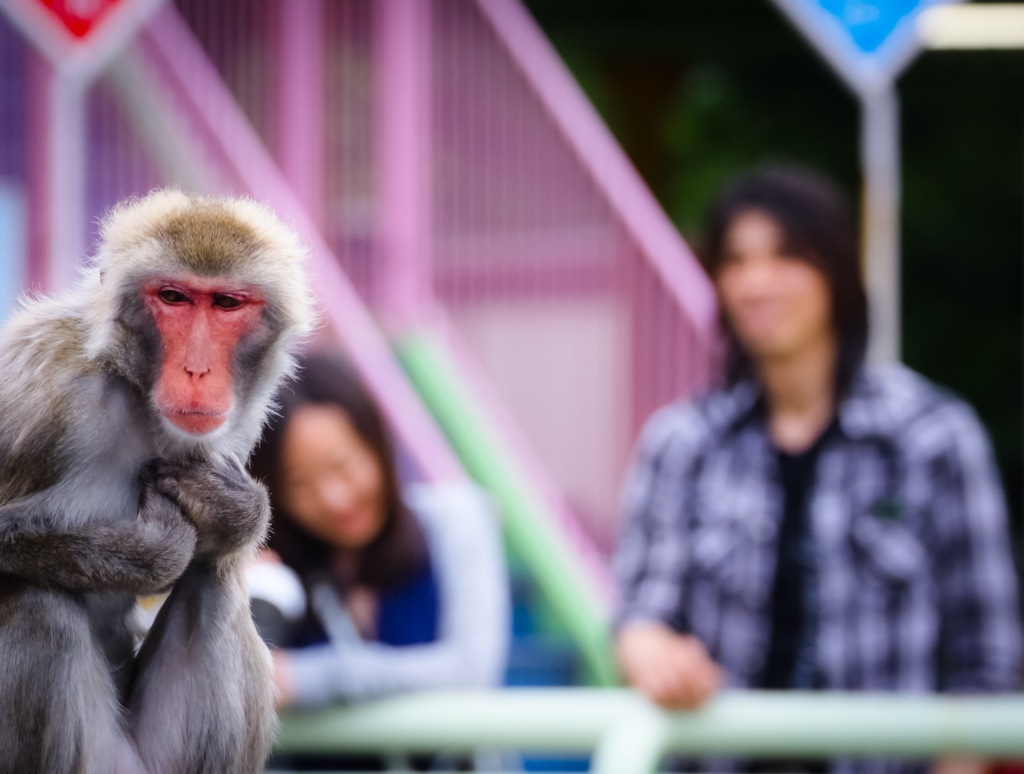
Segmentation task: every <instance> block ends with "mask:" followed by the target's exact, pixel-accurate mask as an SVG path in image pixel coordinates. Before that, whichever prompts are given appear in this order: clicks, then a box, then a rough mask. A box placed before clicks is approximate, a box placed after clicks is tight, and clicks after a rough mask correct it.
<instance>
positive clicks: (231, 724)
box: [127, 463, 276, 774]
mask: <svg viewBox="0 0 1024 774" xmlns="http://www.w3.org/2000/svg"><path fill="white" fill-rule="evenodd" d="M171 478H174V479H175V481H174V484H173V485H171V484H169V483H168V478H167V477H163V476H161V477H160V480H161V482H162V489H161V491H164V492H165V493H167V494H169V495H175V496H176V497H177V499H178V502H179V504H180V506H181V508H182V510H183V511H185V513H186V515H187V516H188V517H189V518H190V519H192V521H193V523H194V524H195V525H196V532H197V535H198V539H197V547H196V558H195V559H194V560H193V561H192V563H191V564H190V565H189V567H188V569H187V570H186V571H185V574H184V575H183V576H182V577H181V579H180V580H179V581H178V583H177V584H175V587H174V590H173V591H172V592H171V596H170V597H169V598H168V599H167V601H166V602H165V603H164V605H163V606H162V607H161V609H160V613H159V614H158V616H157V619H156V621H155V622H154V624H153V627H152V628H151V629H150V631H149V634H148V635H147V637H146V640H145V642H144V643H143V646H142V649H141V651H140V652H139V656H138V659H137V660H136V675H135V679H134V681H133V683H132V687H131V689H130V691H129V695H128V700H127V709H128V713H129V722H130V724H131V733H132V735H133V738H134V741H135V746H136V749H137V750H138V751H139V755H140V756H141V757H142V759H143V761H145V763H146V765H147V767H148V770H150V771H172V770H173V771H189V772H196V774H199V773H200V772H202V773H203V774H255V772H257V771H259V770H260V769H261V767H262V766H263V763H264V761H265V760H266V758H267V756H268V755H269V752H270V744H271V741H272V738H273V732H274V727H275V725H276V717H275V714H274V708H273V681H272V679H271V662H270V654H269V652H268V651H267V648H266V646H265V645H264V644H263V641H262V640H261V639H260V638H259V635H258V633H257V632H256V627H255V626H254V624H253V622H252V616H251V615H250V613H249V601H248V595H247V594H246V591H245V587H244V583H243V580H242V569H243V561H244V558H246V557H248V556H249V555H251V553H252V552H253V551H254V549H255V547H256V546H257V545H258V544H259V543H260V542H261V541H262V540H263V536H264V534H265V532H266V528H267V523H268V521H269V518H270V505H269V502H268V500H267V494H266V490H265V489H264V488H263V487H262V486H261V485H260V484H258V483H257V482H256V481H254V480H253V479H252V478H250V477H249V476H248V475H247V474H246V473H245V472H244V471H242V469H241V466H239V465H237V463H230V464H224V465H219V466H213V465H211V464H202V463H199V464H197V465H196V466H195V467H193V468H192V469H188V470H179V471H178V473H177V474H176V475H175V476H172V477H171ZM168 685H174V686H175V690H174V691H168V690H167V686H168Z"/></svg>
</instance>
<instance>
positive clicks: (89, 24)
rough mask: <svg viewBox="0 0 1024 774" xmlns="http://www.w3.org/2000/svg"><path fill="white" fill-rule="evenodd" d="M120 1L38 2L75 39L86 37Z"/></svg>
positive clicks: (46, 0) (60, 0) (41, 0)
mask: <svg viewBox="0 0 1024 774" xmlns="http://www.w3.org/2000/svg"><path fill="white" fill-rule="evenodd" d="M119 2H120V0H39V3H40V4H41V5H43V6H45V7H46V8H48V9H49V10H50V12H51V13H52V14H53V15H54V16H56V17H57V18H58V19H60V21H61V23H62V24H63V25H64V26H65V27H67V28H68V30H70V32H71V34H72V35H74V36H75V37H76V38H84V37H86V36H87V35H88V34H89V33H90V32H91V31H92V30H93V29H94V28H95V27H96V25H97V23H99V21H100V20H101V19H102V18H103V17H104V16H105V15H106V13H107V11H109V10H110V9H111V8H113V7H114V6H115V5H117V4H118V3H119Z"/></svg>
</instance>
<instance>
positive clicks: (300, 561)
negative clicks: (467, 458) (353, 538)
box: [249, 355, 427, 590]
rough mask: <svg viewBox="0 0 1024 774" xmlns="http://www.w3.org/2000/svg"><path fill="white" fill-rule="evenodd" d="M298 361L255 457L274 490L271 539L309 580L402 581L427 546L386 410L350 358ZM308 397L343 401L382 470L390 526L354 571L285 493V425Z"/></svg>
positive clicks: (255, 470) (255, 467)
mask: <svg viewBox="0 0 1024 774" xmlns="http://www.w3.org/2000/svg"><path fill="white" fill-rule="evenodd" d="M299 365H300V370H299V376H298V377H297V379H295V380H293V381H290V382H288V383H287V384H286V385H285V386H284V387H283V388H282V390H281V392H280V394H279V395H278V398H277V401H278V404H279V406H280V410H279V413H278V415H277V416H274V417H272V418H271V421H270V422H269V423H268V425H267V427H266V429H265V430H264V432H263V437H262V439H261V440H260V443H259V445H258V446H257V448H256V451H255V453H254V454H253V457H252V459H251V460H250V462H249V469H250V471H251V472H252V474H253V475H254V476H255V477H256V478H258V479H260V480H261V481H263V483H264V484H266V486H267V488H268V489H269V490H270V504H271V508H272V510H273V516H272V520H271V527H270V538H269V540H268V546H269V547H270V548H271V549H273V550H274V551H276V552H277V553H278V554H279V555H280V557H281V559H282V561H283V562H284V563H285V564H286V565H288V566H289V567H291V568H292V569H293V570H295V571H296V572H297V573H298V574H299V576H300V577H301V578H302V579H303V581H304V582H305V583H306V584H307V585H308V584H309V583H310V582H311V580H316V579H318V578H323V577H325V576H329V577H332V578H333V579H334V580H335V581H336V582H338V583H343V582H344V581H346V580H347V581H348V582H350V583H355V584H357V585H361V586H367V587H369V588H372V589H375V590H384V589H388V588H391V587H393V586H395V585H398V584H400V583H401V582H402V581H403V580H405V579H406V578H408V577H410V576H412V575H413V574H415V573H416V572H417V571H419V570H420V569H421V568H422V567H423V564H424V562H425V561H426V558H427V549H426V543H425V540H424V537H423V533H422V531H421V529H420V527H419V524H418V523H417V522H416V519H415V517H414V516H413V515H412V514H411V513H410V512H409V510H408V509H407V508H406V507H405V505H404V504H403V502H402V498H401V492H400V489H399V481H398V475H397V473H396V470H395V461H394V455H393V448H392V444H391V439H390V437H389V436H388V431H387V427H386V425H385V423H384V419H383V417H382V416H381V413H380V410H379V409H378V408H377V405H376V403H375V402H374V400H373V398H372V397H371V396H370V394H369V393H368V392H367V391H366V389H365V388H364V387H363V385H362V382H361V381H360V379H359V377H358V376H357V375H356V373H355V372H354V371H353V369H352V368H351V366H349V365H348V363H347V362H346V361H345V360H343V359H341V358H339V357H334V356H330V355H309V356H306V357H305V358H303V359H302V360H301V361H300V363H299ZM309 404H316V405H330V406H337V407H338V408H340V409H341V410H342V411H344V412H345V414H346V416H347V417H348V419H349V421H350V422H351V423H352V426H353V428H355V431H356V433H358V435H359V437H360V439H362V441H363V443H365V444H366V445H367V447H368V448H369V449H370V451H371V452H372V453H373V455H374V457H375V458H376V460H377V464H378V465H380V469H381V471H382V474H383V490H384V491H383V504H384V510H385V514H384V526H383V527H382V529H381V531H380V533H379V534H378V535H377V536H376V537H375V538H374V539H373V540H372V541H371V542H370V544H369V545H368V546H367V547H366V548H364V549H362V551H360V553H359V560H358V562H357V563H356V576H355V578H352V579H342V578H339V577H337V576H336V574H335V572H334V562H333V561H332V560H333V555H334V551H333V549H332V548H331V546H329V545H328V544H326V543H324V542H323V541H322V540H320V539H319V538H317V537H314V536H313V535H311V534H310V533H309V532H308V531H307V530H305V529H303V528H302V527H301V526H300V525H299V524H298V522H296V521H295V519H294V518H293V517H292V516H291V515H289V513H288V511H287V509H286V508H285V507H284V506H283V504H282V501H281V496H280V495H281V491H282V490H281V485H282V482H281V447H282V443H283V440H284V432H285V428H286V427H287V426H288V421H289V419H290V418H291V416H292V414H293V413H294V412H295V411H296V409H298V408H300V407H301V406H305V405H309Z"/></svg>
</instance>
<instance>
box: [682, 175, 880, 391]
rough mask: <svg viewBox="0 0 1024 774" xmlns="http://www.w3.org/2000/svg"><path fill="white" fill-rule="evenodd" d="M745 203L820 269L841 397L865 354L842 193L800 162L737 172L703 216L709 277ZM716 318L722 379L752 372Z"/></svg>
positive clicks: (853, 249)
mask: <svg viewBox="0 0 1024 774" xmlns="http://www.w3.org/2000/svg"><path fill="white" fill-rule="evenodd" d="M752 210H755V211H757V212H762V213H764V214H765V215H767V216H768V217H770V218H771V219H772V220H773V221H775V223H776V224H777V225H778V226H779V228H780V229H781V231H782V235H783V240H784V242H783V244H784V247H785V250H786V252H787V254H791V255H793V256H796V257H798V258H801V259H803V260H805V261H807V262H808V263H810V264H811V265H813V266H815V267H816V268H818V269H819V270H820V271H821V273H822V274H823V275H824V276H825V280H826V282H827V283H828V286H829V290H830V293H831V298H832V325H833V330H834V332H835V334H836V338H837V343H838V350H839V352H838V357H837V360H836V379H835V385H836V394H837V397H839V398H842V396H844V395H845V394H846V392H847V391H848V390H849V387H850V384H851V382H852V380H853V378H854V375H855V374H856V373H857V370H858V369H859V368H860V366H861V364H862V363H863V362H864V356H865V352H866V349H867V343H868V299H867V293H866V291H865V289H864V281H863V279H862V278H861V272H860V258H859V256H860V249H859V239H858V232H857V228H856V226H855V225H854V222H853V218H852V217H851V215H850V210H849V207H848V205H847V203H846V199H845V198H844V197H843V195H842V194H841V193H840V192H839V189H838V188H836V186H835V185H833V184H832V183H831V182H829V181H828V180H826V179H824V178H823V177H821V176H819V175H817V174H815V173H813V172H811V171H809V170H806V169H801V168H799V167H792V166H772V167H765V168H762V169H759V170H756V171H754V172H752V173H749V174H747V175H744V176H742V177H739V178H737V179H736V180H734V181H733V182H732V183H731V184H730V185H729V186H727V187H726V188H725V189H724V191H723V192H722V193H721V195H720V196H719V197H718V198H717V199H716V200H715V202H714V203H713V204H712V206H711V208H710V209H709V211H708V216H707V219H706V222H705V228H704V242H703V249H702V250H701V251H700V253H701V260H702V262H703V263H704V267H705V269H707V271H708V273H709V274H710V275H711V277H712V278H713V279H714V278H715V277H716V276H717V274H718V270H719V268H720V267H721V264H722V259H723V257H724V256H723V249H724V247H725V238H726V234H727V233H728V231H729V228H730V227H731V226H732V224H733V223H734V222H735V221H736V219H737V218H738V217H739V216H741V215H743V214H744V213H746V212H750V211H752ZM722 326H723V329H724V331H725V334H726V338H727V341H728V349H727V352H726V374H725V378H726V383H727V384H729V385H732V384H735V383H737V382H739V381H741V380H745V379H751V378H754V377H755V376H756V374H755V373H754V368H753V363H752V362H751V360H750V357H749V356H748V355H747V353H746V352H745V351H744V350H743V347H742V346H741V345H740V342H739V340H738V339H737V337H736V335H735V333H734V332H733V331H732V330H731V328H730V326H729V323H728V321H727V320H726V319H725V317H724V315H723V317H722Z"/></svg>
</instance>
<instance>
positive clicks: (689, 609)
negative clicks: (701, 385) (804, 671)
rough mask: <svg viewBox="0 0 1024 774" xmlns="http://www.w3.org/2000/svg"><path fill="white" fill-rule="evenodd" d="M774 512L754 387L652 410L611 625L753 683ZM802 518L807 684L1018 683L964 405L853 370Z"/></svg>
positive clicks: (987, 477)
mask: <svg viewBox="0 0 1024 774" xmlns="http://www.w3.org/2000/svg"><path fill="white" fill-rule="evenodd" d="M782 504H783V497H782V490H781V484H780V481H779V474H778V458H777V453H776V452H775V450H774V449H773V447H772V445H771V441H770V438H769V435H768V429H767V424H766V419H765V412H764V410H763V403H762V402H761V400H760V396H759V393H758V390H757V388H756V387H755V386H754V385H753V384H750V383H744V384H740V385H738V386H736V387H734V388H732V389H730V390H727V391H720V392H716V393H713V394H711V395H709V396H707V397H706V398H704V399H703V400H701V401H699V402H697V403H689V402H682V403H677V404H674V405H672V406H669V407H667V408H664V409H662V410H661V411H659V412H658V413H656V414H655V415H654V416H653V417H652V418H651V420H650V421H649V423H648V425H647V427H646V428H645V429H644V432H643V435H642V437H641V441H640V449H639V454H638V458H637V460H636V463H635V465H634V469H633V471H632V473H631V475H630V477H629V480H628V482H627V486H626V496H625V506H626V513H627V520H626V523H625V525H624V530H623V534H622V538H621V542H620V544H619V549H618V553H617V556H616V572H617V575H618V578H619V582H620V587H621V591H622V606H621V609H620V611H619V614H618V617H617V623H618V624H619V625H621V624H622V623H624V622H626V621H628V620H630V619H637V618H645V619H656V620H661V621H665V622H666V623H669V624H671V625H672V626H673V627H675V628H676V629H678V630H680V631H685V632H690V633H692V634H694V635H695V636H697V637H698V638H699V639H700V640H701V641H702V642H703V643H704V644H705V645H706V646H707V648H708V650H709V651H710V653H711V655H712V657H713V658H714V659H715V660H716V661H717V662H718V663H719V664H721V665H722V666H723V667H724V669H725V671H726V674H727V684H728V685H729V686H731V687H737V688H742V687H752V686H756V685H757V683H758V680H759V679H760V675H761V670H762V668H763V666H764V659H765V655H766V653H767V649H768V643H769V638H770V626H771V621H770V620H769V616H770V598H771V590H772V585H773V581H774V575H775V564H776V555H777V541H776V536H777V533H778V530H779V526H780V522H781V519H782ZM808 504H809V506H808V507H809V512H808V522H809V525H810V530H811V543H812V545H813V549H814V554H815V561H814V562H813V565H814V568H815V570H814V579H815V583H814V591H815V594H814V598H815V599H814V601H815V604H814V611H813V612H814V614H815V619H816V620H815V628H814V631H815V634H816V636H815V641H814V643H812V648H811V650H812V652H813V656H812V658H813V660H814V661H815V664H814V668H815V671H816V673H817V683H818V684H819V685H820V686H821V687H823V688H825V689H830V690H894V691H910V692H923V691H933V690H944V691H951V692H990V691H1006V690H1012V689H1014V688H1015V687H1016V686H1017V679H1018V670H1019V667H1020V659H1021V630H1020V622H1019V620H1018V609H1017V596H1016V589H1017V587H1016V578H1015V574H1014V570H1013V565H1012V561H1011V558H1010V555H1009V549H1008V546H1009V540H1008V533H1007V528H1006V514H1005V505H1004V501H1003V497H1002V490H1001V487H1000V483H999V479H998V474H997V471H996V468H995V465H994V463H993V460H992V454H991V450H990V448H989V444H988V440H987V438H986V436H985V433H984V431H983V430H982V428H981V426H980V423H979V422H978V420H977V418H976V417H975V415H974V413H973V412H972V410H971V409H970V408H969V407H968V406H967V405H966V404H964V403H963V402H961V401H958V400H956V399H954V398H953V397H951V396H950V395H948V394H947V393H944V392H942V391H941V390H939V389H938V388H936V387H935V386H934V385H932V384H930V383H929V382H927V381H926V380H925V379H923V378H922V377H920V376H918V375H916V374H914V373H913V372H911V371H909V370H907V369H905V368H902V367H898V366H876V365H872V366H866V367H865V368H864V369H862V371H861V372H860V374H859V375H858V376H857V378H856V379H855V381H854V384H853V386H852V388H851V390H850V394H849V395H848V397H847V398H846V399H845V400H844V401H843V402H842V404H841V405H840V407H839V412H838V432H837V433H836V434H835V435H834V436H832V438H830V439H829V441H828V442H827V443H826V445H825V447H824V448H823V449H822V451H821V454H820V457H819V459H818V465H817V471H816V477H815V480H814V482H813V484H812V489H811V491H810V492H809V493H808ZM840 768H853V769H858V770H865V765H860V764H854V765H852V766H841V767H840ZM867 768H868V769H874V770H878V768H877V766H874V767H872V766H867ZM883 768H884V767H883Z"/></svg>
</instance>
